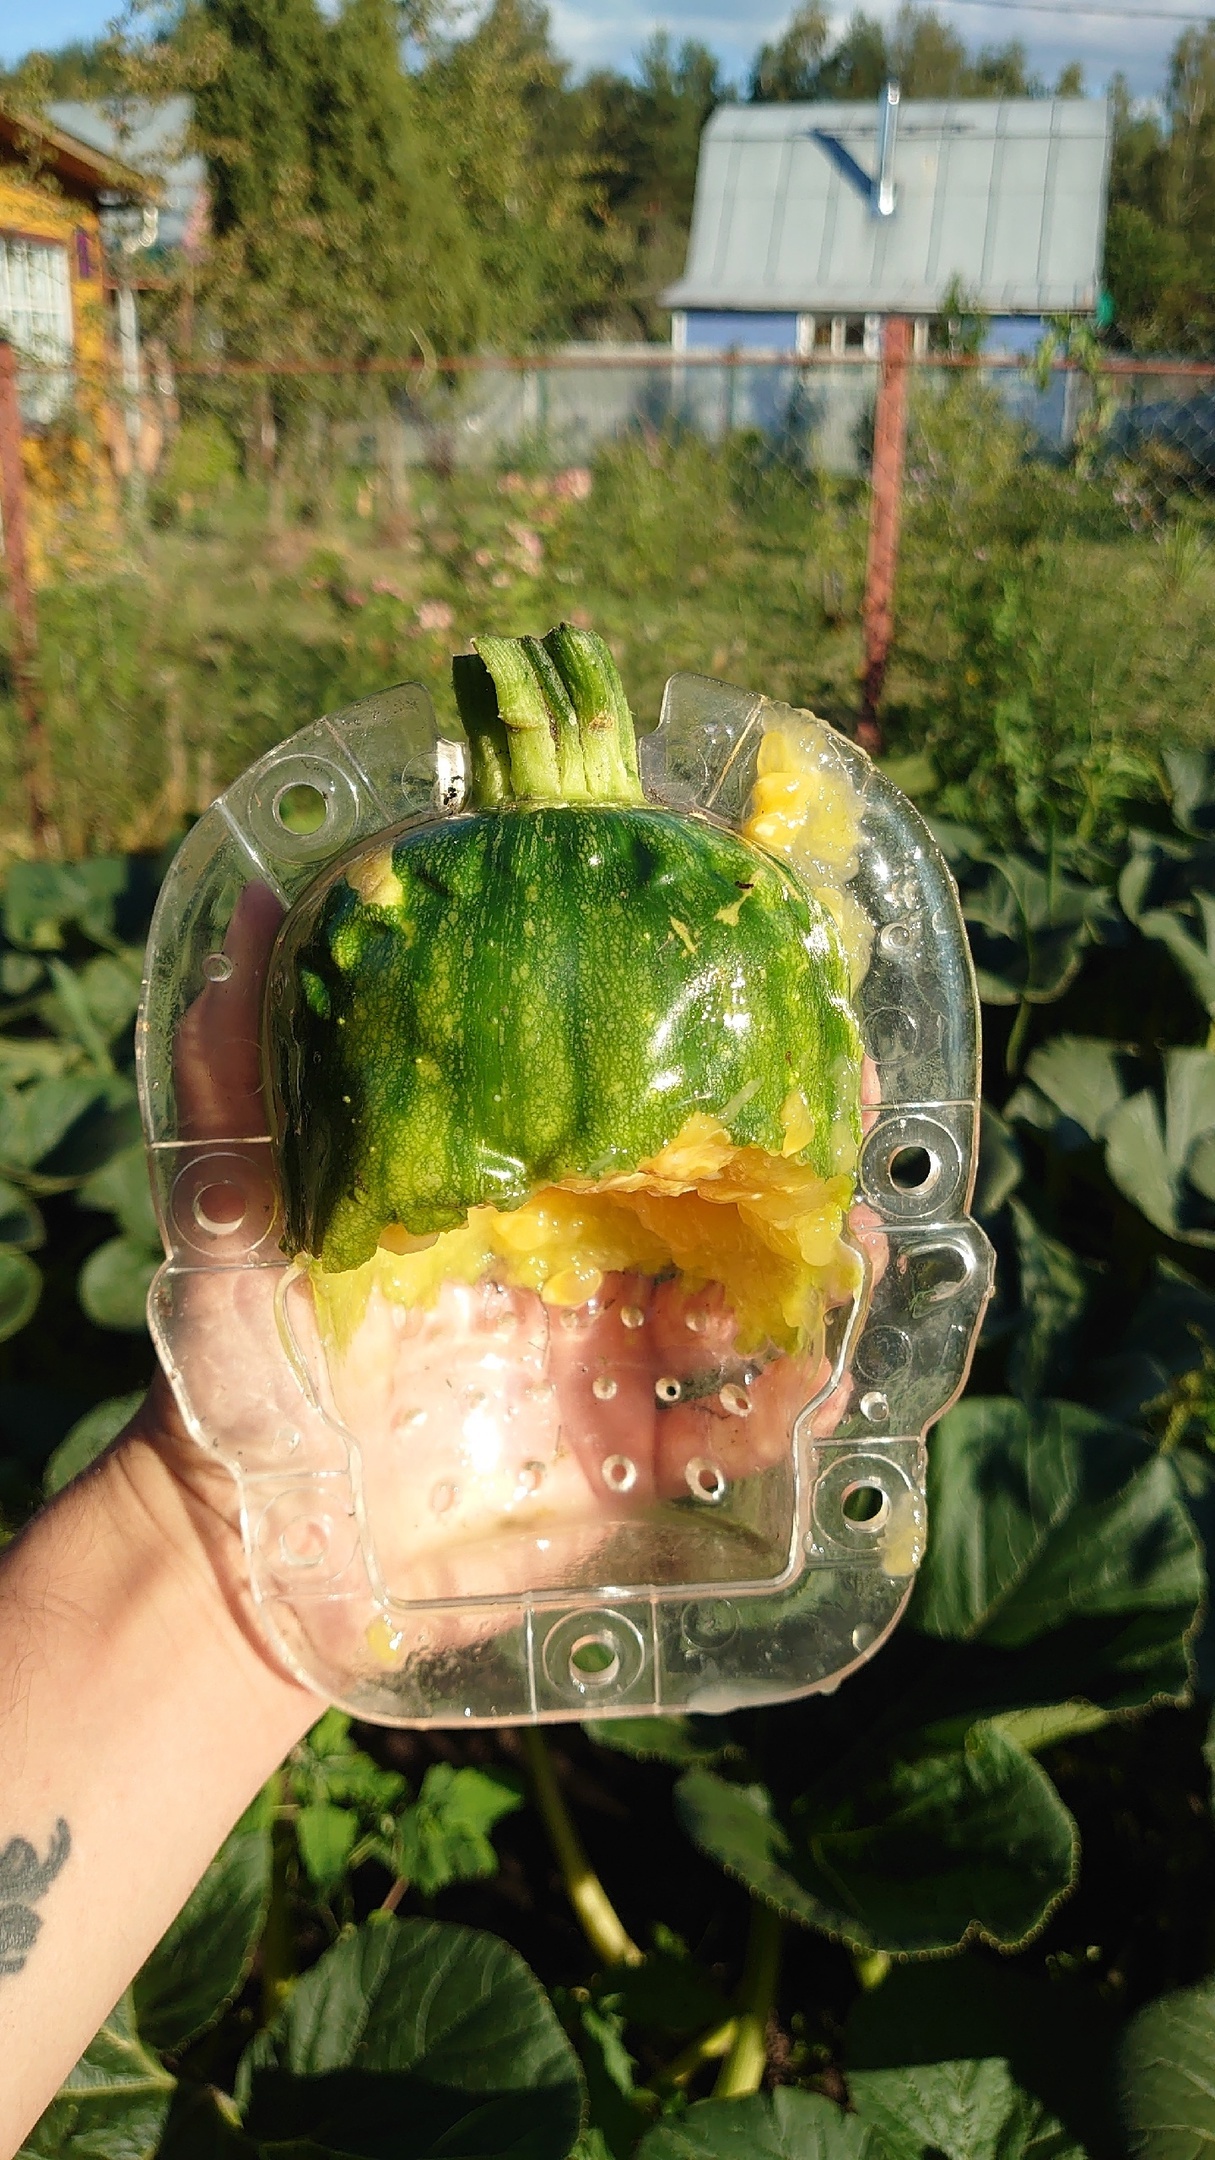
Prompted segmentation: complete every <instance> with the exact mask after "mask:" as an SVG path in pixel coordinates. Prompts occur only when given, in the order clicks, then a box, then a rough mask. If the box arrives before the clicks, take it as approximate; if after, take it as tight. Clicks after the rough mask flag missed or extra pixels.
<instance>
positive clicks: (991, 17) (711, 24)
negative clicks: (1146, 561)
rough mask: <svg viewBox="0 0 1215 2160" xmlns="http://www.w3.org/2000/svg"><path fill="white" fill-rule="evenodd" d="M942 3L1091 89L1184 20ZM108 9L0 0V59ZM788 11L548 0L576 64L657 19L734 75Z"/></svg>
mask: <svg viewBox="0 0 1215 2160" xmlns="http://www.w3.org/2000/svg"><path fill="white" fill-rule="evenodd" d="M896 4H897V0H867V6H868V12H869V13H872V14H877V15H892V14H893V13H894V12H895V7H896ZM1113 4H1115V5H1116V4H1117V0H1113ZM1139 4H1140V5H1145V4H1147V0H1139ZM1152 4H1153V5H1155V6H1157V7H1162V8H1163V7H1166V6H1169V5H1170V4H1172V5H1176V6H1177V8H1178V13H1179V15H1181V14H1184V9H1185V5H1186V0H1152ZM939 5H940V9H941V13H942V14H943V15H944V16H945V17H946V18H947V19H948V20H949V21H950V22H953V23H955V24H956V25H957V27H958V29H959V30H960V31H961V32H962V34H963V35H964V36H965V37H966V39H967V42H968V43H971V44H1002V43H1004V42H1005V41H1006V40H1007V39H1008V38H1010V37H1014V36H1016V37H1020V38H1021V39H1022V40H1023V41H1024V43H1025V44H1026V45H1027V46H1028V48H1029V52H1030V56H1031V59H1032V61H1033V63H1034V65H1035V66H1036V67H1037V68H1038V69H1039V70H1040V72H1041V73H1042V74H1043V75H1045V76H1047V77H1050V76H1051V75H1053V74H1054V73H1056V72H1057V70H1058V69H1059V68H1060V67H1061V66H1062V64H1063V62H1064V61H1065V60H1071V59H1078V60H1081V61H1083V63H1084V66H1085V70H1086V74H1087V79H1088V87H1089V89H1090V90H1101V89H1103V88H1104V86H1105V83H1106V82H1107V80H1108V78H1109V76H1110V75H1111V73H1112V72H1113V70H1114V69H1115V68H1122V69H1123V71H1124V72H1125V73H1126V74H1127V75H1128V76H1129V77H1130V79H1131V83H1132V86H1133V88H1134V89H1135V90H1136V91H1137V92H1138V93H1139V94H1140V95H1141V96H1151V95H1152V94H1153V93H1154V92H1155V91H1157V90H1158V89H1159V88H1160V87H1161V84H1162V82H1163V77H1164V69H1165V62H1166V59H1167V55H1168V52H1169V49H1170V47H1171V45H1172V43H1173V40H1174V38H1175V36H1176V29H1177V28H1179V27H1181V24H1180V23H1178V25H1177V26H1176V27H1174V26H1173V25H1171V24H1170V23H1168V22H1158V21H1154V20H1150V19H1147V20H1144V19H1141V20H1139V21H1133V20H1132V21H1118V20H1117V19H1113V18H1110V17H1106V18H1102V17H1098V16H1092V15H1081V14H1078V13H1075V12H1073V9H1072V8H1071V7H1069V6H1068V4H1067V0H1060V5H1059V6H1058V7H1057V8H1053V9H1050V10H1049V11H1048V10H1047V8H1046V7H1045V5H1043V6H1041V8H1040V9H1037V8H1036V9H1034V10H1027V11H1024V12H1022V11H1018V10H1016V9H1013V8H1010V7H1008V6H1004V5H999V6H991V5H971V4H969V0H939ZM1191 5H1193V0H1191ZM1121 6H1122V8H1123V9H1124V10H1125V12H1126V13H1127V14H1128V15H1129V14H1131V12H1132V11H1133V9H1134V8H1135V6H1136V0H1121ZM114 12H115V0H37V4H35V0H0V59H2V60H4V61H8V62H11V61H13V60H16V59H19V58H20V56H21V55H22V53H24V52H26V51H27V50H28V49H29V48H30V47H31V46H33V45H39V46H42V47H46V46H53V45H58V44H63V43H65V42H66V41H67V40H68V39H69V38H76V37H83V38H87V37H95V36H96V35H97V33H98V32H99V31H100V30H101V29H103V28H104V26H105V23H106V20H107V18H108V17H109V16H110V15H112V14H113V13H114ZM788 12H789V10H788V8H787V7H785V6H780V5H773V4H772V0H667V4H666V5H665V6H663V7H659V8H653V7H650V6H647V5H646V0H552V16H553V27H554V30H555V33H556V38H557V42H558V44H559V45H560V46H561V48H562V50H563V51H565V52H567V53H568V54H569V56H570V58H571V59H572V60H573V61H574V62H575V63H576V64H577V66H578V67H579V68H580V69H581V68H585V67H592V66H595V65H599V64H602V63H605V62H607V63H610V64H612V65H614V66H617V67H624V66H627V65H628V63H629V61H630V59H631V58H632V56H633V55H634V54H635V53H636V51H637V49H638V47H639V46H641V45H642V44H644V42H645V40H646V38H647V37H649V36H650V35H651V33H652V32H653V31H654V30H656V29H658V28H659V27H660V26H663V27H665V28H667V29H669V30H670V31H671V33H672V35H673V36H674V37H677V38H681V37H696V38H701V39H703V41H704V42H705V44H707V45H711V46H712V47H713V48H714V50H715V51H716V52H718V53H720V54H721V57H722V59H723V61H724V62H725V64H726V67H727V70H728V71H729V72H730V73H731V74H734V75H736V76H741V75H742V73H743V71H744V69H745V66H746V63H747V61H748V59H749V58H750V56H751V54H752V53H753V51H754V50H755V47H756V45H757V44H758V43H759V42H760V40H761V39H762V38H764V37H770V36H772V35H773V34H774V32H775V31H776V30H778V29H779V27H780V25H781V23H782V22H783V21H784V20H785V18H786V16H787V14H788ZM842 19H843V17H842V14H841V20H842Z"/></svg>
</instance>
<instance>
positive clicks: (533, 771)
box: [456, 637, 561, 802]
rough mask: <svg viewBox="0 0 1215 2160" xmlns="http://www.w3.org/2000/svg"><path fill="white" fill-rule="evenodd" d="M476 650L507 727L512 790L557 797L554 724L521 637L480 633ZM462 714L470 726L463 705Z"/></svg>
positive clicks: (522, 797) (521, 797) (536, 797)
mask: <svg viewBox="0 0 1215 2160" xmlns="http://www.w3.org/2000/svg"><path fill="white" fill-rule="evenodd" d="M477 650H478V652H479V653H480V655H481V658H482V659H483V660H484V662H485V665H486V667H487V668H488V669H489V672H490V674H491V675H492V677H493V682H494V688H495V690H496V691H497V694H498V711H499V713H500V715H501V717H502V720H503V722H504V724H505V728H506V741H507V747H508V751H509V755H510V794H511V796H512V797H513V798H514V799H515V800H516V801H524V802H526V801H531V802H560V801H561V773H560V769H559V767H558V763H557V738H556V729H555V726H554V722H553V716H552V714H551V713H550V712H549V709H548V703H547V701H546V699H545V696H544V691H543V689H542V687H541V685H540V683H539V681H538V680H537V677H536V671H535V669H534V668H533V666H532V664H531V660H530V658H529V656H528V652H527V647H526V644H525V642H524V640H523V639H522V638H500V637H487V638H481V639H480V641H479V643H478V647H477ZM456 695H457V696H459V686H458V685H457V690H456ZM460 717H461V719H462V720H463V721H464V724H465V727H468V726H469V720H470V716H469V715H467V714H466V713H465V712H463V711H461V715H460ZM474 724H475V723H474Z"/></svg>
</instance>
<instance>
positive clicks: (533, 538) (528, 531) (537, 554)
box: [506, 521, 544, 577]
mask: <svg viewBox="0 0 1215 2160" xmlns="http://www.w3.org/2000/svg"><path fill="white" fill-rule="evenodd" d="M506 530H507V532H508V533H509V534H510V536H511V538H512V540H513V541H514V542H515V545H516V547H517V548H518V550H519V567H520V569H521V570H522V571H523V573H524V575H525V576H526V577H535V576H536V574H537V572H538V571H539V568H540V565H541V563H542V562H543V561H544V542H543V540H542V539H541V538H540V535H539V533H538V532H533V531H532V528H531V526H530V525H516V524H513V523H510V522H509V521H508V523H507V527H506Z"/></svg>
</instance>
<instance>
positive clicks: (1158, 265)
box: [1105, 23, 1215, 353]
mask: <svg viewBox="0 0 1215 2160" xmlns="http://www.w3.org/2000/svg"><path fill="white" fill-rule="evenodd" d="M1111 93H1112V97H1113V106H1114V153H1113V162H1112V170H1111V175H1110V210H1109V221H1108V226H1107V230H1106V242H1105V280H1106V284H1107V285H1108V287H1109V290H1110V293H1111V295H1112V297H1113V301H1114V310H1115V316H1114V323H1115V334H1116V335H1117V337H1118V338H1119V339H1120V341H1121V342H1122V343H1123V344H1126V345H1129V346H1131V347H1132V349H1134V350H1136V351H1139V352H1150V351H1156V352H1162V351H1174V352H1197V353H1206V352H1209V351H1210V349H1211V345H1212V341H1213V340H1215V26H1213V25H1211V24H1209V23H1208V24H1207V25H1206V26H1205V27H1204V28H1203V29H1201V30H1199V29H1193V30H1186V31H1183V32H1182V34H1181V36H1180V37H1179V38H1178V40H1177V44H1176V45H1175V47H1174V49H1173V54H1172V58H1171V61H1170V65H1169V84H1168V91H1167V95H1166V99H1165V107H1164V112H1163V115H1159V114H1158V113H1156V112H1154V111H1152V110H1144V109H1143V108H1142V107H1140V106H1138V105H1137V104H1136V103H1135V102H1134V101H1133V100H1132V98H1131V95H1130V92H1129V89H1128V87H1127V85H1126V83H1125V82H1124V81H1122V80H1121V78H1119V77H1115V79H1114V82H1113V84H1112V85H1111Z"/></svg>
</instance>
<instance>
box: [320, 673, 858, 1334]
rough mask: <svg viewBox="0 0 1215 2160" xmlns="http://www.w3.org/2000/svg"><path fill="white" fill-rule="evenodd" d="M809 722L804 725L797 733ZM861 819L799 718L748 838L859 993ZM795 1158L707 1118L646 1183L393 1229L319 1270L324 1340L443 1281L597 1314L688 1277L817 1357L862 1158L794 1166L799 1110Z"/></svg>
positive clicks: (540, 1198)
mask: <svg viewBox="0 0 1215 2160" xmlns="http://www.w3.org/2000/svg"><path fill="white" fill-rule="evenodd" d="M799 720H800V721H801V722H802V724H801V725H800V726H799V725H797V723H798V722H799ZM858 823H859V805H858V803H857V800H856V796H855V794H854V793H853V790H852V787H851V783H850V781H849V779H848V777H847V774H846V772H845V771H844V770H843V769H842V767H841V766H840V765H839V764H837V763H835V762H834V761H832V760H831V759H830V758H829V756H827V755H824V752H823V749H822V747H821V742H820V740H819V739H817V738H816V736H815V735H814V734H812V732H811V731H810V729H809V728H807V727H806V726H805V723H804V720H803V719H802V716H800V715H798V714H795V713H790V714H789V718H788V721H787V722H782V724H781V726H780V727H779V728H773V729H770V730H769V731H768V732H767V733H766V734H765V736H764V740H763V744H762V746H761V749H760V755H759V777H758V779H757V782H756V787H755V791H754V795H753V798H752V802H751V806H750V813H749V815H748V818H747V820H746V821H745V823H744V825H743V832H744V835H745V836H746V837H747V838H749V839H752V840H754V841H755V842H757V844H758V845H760V846H762V847H764V848H766V849H767V850H768V851H769V852H770V853H772V854H778V855H784V856H785V857H786V858H787V859H788V860H789V861H790V862H791V863H792V864H793V865H794V867H795V868H796V869H797V870H798V871H799V873H800V874H801V875H802V876H803V878H804V879H805V881H806V883H807V884H809V885H810V886H811V887H812V889H813V890H814V891H815V893H816V894H817V896H818V898H819V899H820V900H821V901H822V902H823V903H824V905H826V906H828V907H829V908H830V909H831V911H832V913H833V914H834V915H835V917H836V920H837V921H838V922H839V925H840V930H841V934H842V936H843V940H844V945H845V949H846V951H847V952H848V956H849V960H850V963H851V966H852V970H853V979H854V981H855V980H858V979H859V977H860V976H861V975H863V973H864V970H865V966H866V965H867V963H868V941H867V936H866V932H867V929H868V925H867V924H866V923H865V920H864V918H863V917H862V916H861V914H860V911H859V909H858V908H857V907H856V903H855V902H854V901H853V899H852V897H851V895H850V894H849V893H847V892H846V891H845V889H844V887H845V884H846V881H847V880H848V878H850V877H851V876H852V874H853V871H854V869H855V866H856V865H855V851H856V845H857V834H858ZM783 1122H784V1126H785V1144H784V1151H783V1153H782V1154H780V1155H769V1154H767V1153H766V1152H765V1151H764V1150H762V1149H760V1148H740V1147H736V1146H735V1145H734V1143H733V1142H732V1141H731V1139H730V1136H729V1134H728V1133H727V1132H726V1130H725V1128H724V1127H723V1126H722V1125H721V1124H720V1123H719V1122H718V1121H717V1119H715V1118H713V1117H710V1116H708V1115H706V1114H705V1113H704V1112H699V1111H698V1112H696V1113H695V1114H694V1115H693V1116H691V1117H690V1118H688V1120H687V1121H686V1123H685V1124H684V1126H683V1128H682V1130H681V1131H680V1132H679V1133H678V1134H677V1135H676V1137H675V1139H674V1140H672V1141H670V1142H669V1143H668V1144H667V1146H666V1147H665V1148H663V1149H661V1150H660V1152H659V1153H658V1154H657V1155H654V1156H652V1157H651V1158H650V1159H649V1161H647V1162H643V1163H640V1164H639V1165H638V1167H637V1169H636V1170H635V1171H631V1172H629V1173H627V1174H625V1175H623V1176H620V1177H614V1178H609V1179H605V1180H601V1181H599V1182H595V1181H592V1180H589V1179H586V1180H584V1179H568V1180H566V1181H565V1182H564V1183H562V1184H561V1185H549V1186H545V1187H543V1188H542V1189H541V1190H540V1191H539V1192H536V1193H533V1194H532V1196H531V1198H530V1199H529V1200H528V1201H526V1202H525V1204H524V1205H523V1206H522V1207H519V1208H515V1209H512V1210H511V1211H510V1212H509V1213H507V1212H502V1211H500V1210H499V1209H497V1208H492V1207H481V1208H472V1209H471V1210H470V1211H469V1215H468V1219H467V1221H466V1222H465V1223H463V1224H461V1226H460V1227H459V1228H458V1229H456V1230H448V1231H445V1232H443V1234H442V1235H441V1236H438V1237H434V1238H429V1239H426V1238H416V1237H411V1236H410V1234H409V1233H408V1232H407V1231H405V1230H403V1229H401V1228H400V1227H399V1226H395V1225H390V1226H389V1227H388V1228H387V1229H385V1230H384V1232H383V1234H382V1236H381V1239H380V1243H379V1247H378V1249H377V1251H376V1253H375V1254H374V1256H373V1257H372V1258H371V1259H370V1260H368V1261H367V1262H366V1263H365V1264H364V1265H363V1266H362V1267H359V1268H352V1269H350V1270H348V1271H347V1272H346V1273H344V1274H338V1275H331V1274H326V1273H325V1272H324V1271H323V1270H321V1269H320V1268H314V1270H313V1283H314V1294H315V1296H316V1301H317V1306H318V1314H319V1318H320V1321H321V1325H322V1327H323V1329H324V1330H325V1332H326V1334H327V1335H328V1336H329V1337H330V1339H331V1340H335V1341H336V1342H337V1344H338V1345H339V1346H342V1347H344V1346H346V1345H348V1344H349V1343H350V1341H351V1339H352V1338H353V1335H354V1333H355V1331H356V1329H357V1328H358V1326H359V1324H360V1322H361V1321H362V1318H363V1315H364V1313H365V1312H366V1309H367V1301H368V1299H369V1297H370V1296H371V1293H372V1291H373V1290H374V1289H378V1290H379V1291H380V1292H381V1294H382V1295H383V1296H385V1297H387V1298H389V1299H391V1300H392V1301H393V1302H395V1303H399V1304H403V1305H422V1306H426V1305H431V1304H433V1302H434V1300H435V1299H436V1298H437V1296H438V1294H439V1291H440V1289H441V1287H442V1285H443V1284H444V1283H445V1282H466V1283H474V1282H479V1281H480V1280H481V1279H482V1278H483V1277H492V1278H493V1279H494V1280H496V1281H499V1282H504V1283H508V1284H510V1285H511V1286H512V1287H513V1288H515V1289H520V1290H535V1291H538V1292H539V1293H540V1295H541V1297H542V1298H543V1299H544V1301H545V1303H546V1304H549V1305H558V1306H560V1305H565V1306H574V1305H583V1304H585V1303H586V1301H587V1300H588V1299H589V1298H592V1297H594V1296H595V1294H596V1292H597V1291H598V1289H599V1287H600V1285H601V1283H602V1281H603V1278H604V1276H605V1275H607V1274H612V1273H616V1272H623V1273H628V1272H631V1271H634V1270H635V1271H637V1272H638V1273H641V1274H644V1275H651V1276H654V1275H661V1274H666V1273H670V1272H671V1271H674V1272H676V1273H677V1274H678V1275H679V1276H680V1277H681V1278H682V1279H683V1281H684V1282H685V1283H686V1284H687V1286H688V1288H689V1289H693V1290H694V1289H698V1288H701V1287H703V1286H704V1285H705V1284H708V1283H720V1284H721V1286H722V1289H723V1291H724V1293H725V1297H726V1301H727V1303H728V1304H729V1305H730V1307H731V1309H732V1311H733V1312H734V1315H735V1318H736V1321H737V1336H736V1342H737V1347H738V1348H739V1350H740V1351H742V1352H743V1353H746V1352H748V1351H752V1350H759V1349H762V1348H763V1347H764V1346H765V1345H766V1344H769V1343H770V1344H772V1345H774V1346H775V1347H776V1348H778V1349H781V1350H789V1351H798V1352H806V1351H812V1350H814V1349H815V1347H816V1346H817V1345H818V1344H819V1343H820V1342H821V1337H822V1327H823V1314H824V1311H825V1309H826V1307H827V1306H828V1305H831V1304H836V1303H838V1302H840V1301H841V1300H842V1299H845V1298H847V1297H850V1296H851V1295H852V1294H853V1292H854V1291H855V1289H856V1288H857V1286H858V1277H859V1266H860V1264H859V1261H858V1260H857V1258H856V1256H855V1254H854V1253H853V1252H852V1251H851V1250H849V1249H848V1248H847V1247H846V1246H844V1244H843V1243H842V1237H843V1229H844V1222H845V1218H846V1216H847V1212H848V1208H849V1205H850V1203H851V1200H852V1190H853V1176H852V1173H853V1171H854V1169H855V1144H854V1141H853V1138H852V1135H851V1133H850V1132H849V1131H847V1130H846V1129H845V1130H844V1131H842V1132H840V1133H839V1134H838V1135H833V1139H834V1140H835V1142H836V1145H835V1148H834V1157H835V1163H836V1174H835V1175H833V1176H831V1177H827V1178H822V1177H819V1176H818V1174H817V1173H816V1172H815V1171H814V1170H812V1169H810V1168H809V1167H808V1166H807V1165H806V1164H805V1163H799V1162H798V1161H797V1160H796V1156H797V1153H798V1151H799V1149H801V1148H803V1147H804V1146H805V1145H806V1144H807V1142H808V1141H809V1139H810V1137H811V1128H810V1121H809V1114H808V1111H807V1108H806V1105H805V1103H804V1102H803V1101H802V1100H801V1098H800V1096H798V1095H796V1094H791V1095H790V1097H789V1099H788V1101H787V1102H786V1104H785V1106H784V1117H783Z"/></svg>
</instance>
